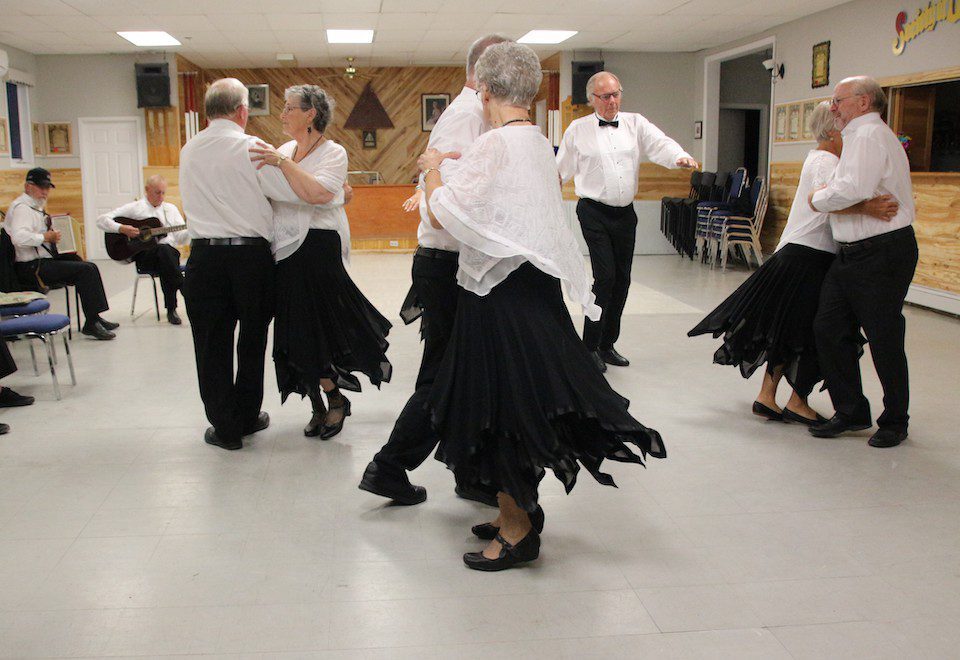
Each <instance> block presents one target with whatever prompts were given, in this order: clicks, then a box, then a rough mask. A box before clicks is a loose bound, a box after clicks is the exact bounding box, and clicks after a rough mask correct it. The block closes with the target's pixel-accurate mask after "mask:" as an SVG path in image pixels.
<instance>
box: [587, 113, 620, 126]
mask: <svg viewBox="0 0 960 660" xmlns="http://www.w3.org/2000/svg"><path fill="white" fill-rule="evenodd" d="M593 116H594V117H596V118H597V126H599V125H600V121H599V120H601V119H603V117H601V116H600V114H599V113H596V112H594V113H593ZM603 121H608V120H606V119H603ZM609 121H620V113H619V112H618V113H617V114H616V115H614V117H613V119H610V120H609Z"/></svg>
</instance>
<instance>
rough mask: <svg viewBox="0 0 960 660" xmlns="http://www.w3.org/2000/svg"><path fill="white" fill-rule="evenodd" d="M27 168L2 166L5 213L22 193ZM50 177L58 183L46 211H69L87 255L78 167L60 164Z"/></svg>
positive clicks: (0, 182) (0, 187) (0, 190)
mask: <svg viewBox="0 0 960 660" xmlns="http://www.w3.org/2000/svg"><path fill="white" fill-rule="evenodd" d="M26 175H27V172H26V170H22V169H21V170H0V208H2V209H3V211H4V213H6V211H7V209H8V208H9V206H10V204H11V203H12V202H13V200H15V199H16V198H17V197H19V196H20V195H21V194H23V179H24V177H25V176H26ZM50 179H51V180H52V181H53V184H54V185H55V186H56V188H54V189H53V190H51V191H50V197H49V198H48V200H47V212H48V213H49V214H50V215H59V214H64V213H66V214H69V215H70V217H72V218H73V229H74V232H75V233H76V236H77V251H78V253H79V254H80V256H81V257H85V256H86V242H85V240H84V226H83V187H82V185H81V182H80V168H79V167H61V168H56V169H51V170H50Z"/></svg>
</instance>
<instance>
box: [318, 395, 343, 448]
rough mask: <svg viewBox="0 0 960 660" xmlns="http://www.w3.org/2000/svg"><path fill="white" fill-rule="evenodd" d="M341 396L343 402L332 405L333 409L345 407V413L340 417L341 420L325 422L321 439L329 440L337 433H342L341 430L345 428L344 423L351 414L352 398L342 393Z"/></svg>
mask: <svg viewBox="0 0 960 660" xmlns="http://www.w3.org/2000/svg"><path fill="white" fill-rule="evenodd" d="M340 397H341V398H342V399H343V404H341V405H339V406H330V410H331V411H333V410H340V409H343V414H342V415H341V417H340V421H339V422H337V423H336V424H324V425H323V427H322V428H321V429H320V439H321V440H329V439H330V438H332V437H333V436H335V435H336V434H338V433H340V431H342V430H343V423H344V422H345V421H347V417H349V416H350V399H348V398H347V397H345V396H343V395H342V394H341V395H340Z"/></svg>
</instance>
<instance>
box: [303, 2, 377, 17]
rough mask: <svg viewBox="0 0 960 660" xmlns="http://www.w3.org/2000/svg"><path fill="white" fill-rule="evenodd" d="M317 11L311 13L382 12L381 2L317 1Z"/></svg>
mask: <svg viewBox="0 0 960 660" xmlns="http://www.w3.org/2000/svg"><path fill="white" fill-rule="evenodd" d="M312 4H316V9H311V10H310V11H319V12H322V13H324V14H342V13H350V12H363V13H373V14H376V13H378V12H379V11H380V0H350V1H349V2H344V1H343V0H318V1H317V0H315V2H314V3H312Z"/></svg>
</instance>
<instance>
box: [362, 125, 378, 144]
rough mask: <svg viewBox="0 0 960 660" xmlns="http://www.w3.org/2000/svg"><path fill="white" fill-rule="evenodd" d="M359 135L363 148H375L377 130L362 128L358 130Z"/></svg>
mask: <svg viewBox="0 0 960 660" xmlns="http://www.w3.org/2000/svg"><path fill="white" fill-rule="evenodd" d="M360 137H361V139H362V140H363V148H364V149H376V148H377V132H376V131H374V130H370V129H366V128H365V129H363V130H362V131H360Z"/></svg>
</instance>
